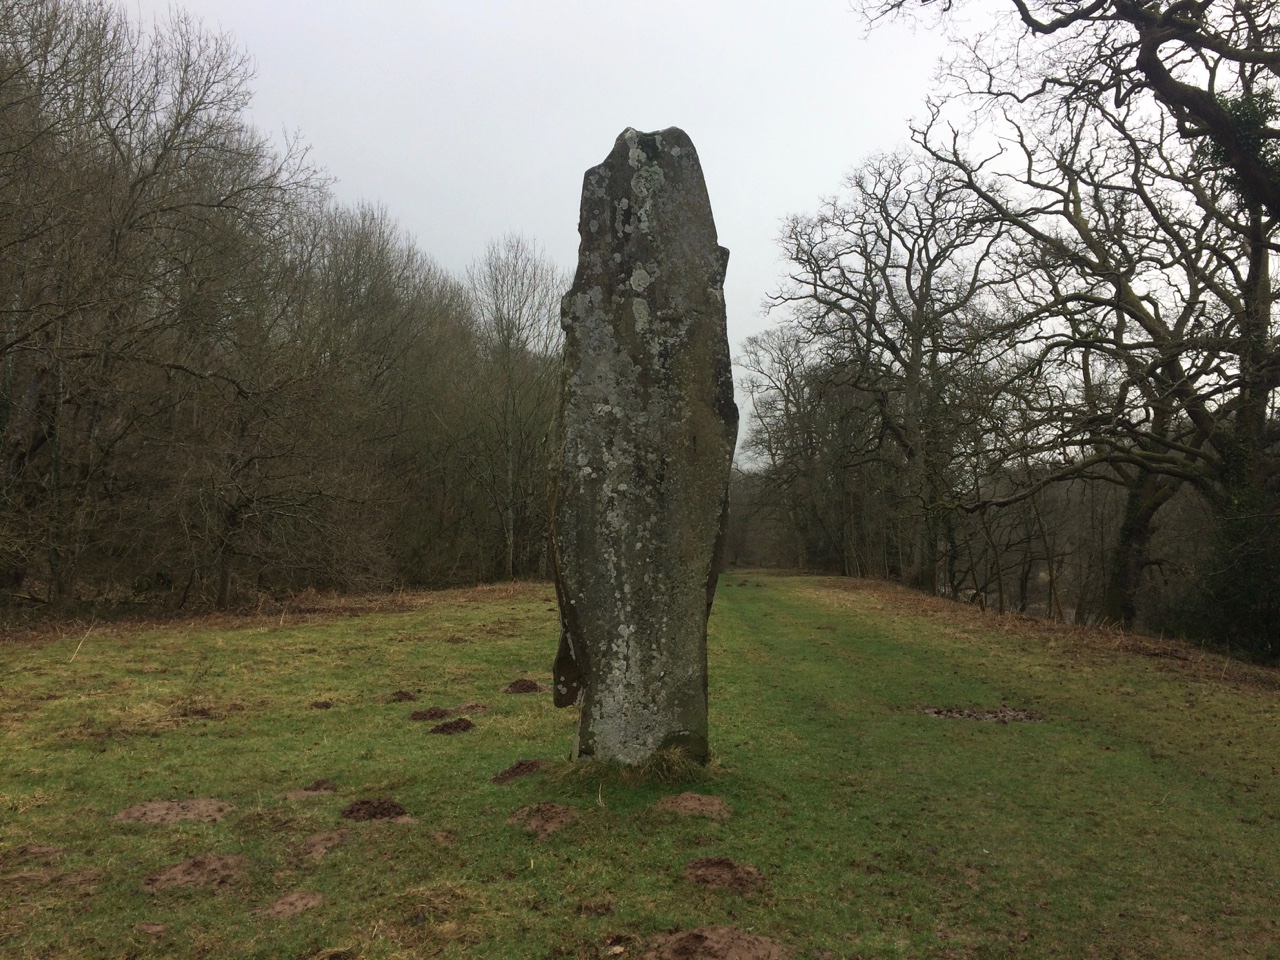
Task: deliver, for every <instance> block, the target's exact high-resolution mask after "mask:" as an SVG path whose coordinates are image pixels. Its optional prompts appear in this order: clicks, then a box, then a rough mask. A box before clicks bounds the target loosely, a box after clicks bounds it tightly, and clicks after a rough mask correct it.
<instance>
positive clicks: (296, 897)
mask: <svg viewBox="0 0 1280 960" xmlns="http://www.w3.org/2000/svg"><path fill="white" fill-rule="evenodd" d="M322 903H324V895H323V894H319V893H312V892H311V891H309V890H298V891H295V892H294V893H286V894H285V895H284V896H283V897H280V898H279V899H278V900H276V901H275V903H273V904H271V906H269V907H267V910H266V914H267V916H268V917H270V918H271V919H273V920H283V919H284V918H285V917H292V916H294V915H295V914H298V913H302V911H303V910H310V909H311V908H312V907H318V906H320V904H322Z"/></svg>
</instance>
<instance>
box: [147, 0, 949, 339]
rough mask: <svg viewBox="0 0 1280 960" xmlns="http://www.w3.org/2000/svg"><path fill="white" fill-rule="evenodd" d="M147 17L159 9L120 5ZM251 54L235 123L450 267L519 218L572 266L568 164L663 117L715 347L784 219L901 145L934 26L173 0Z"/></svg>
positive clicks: (824, 6) (841, 2)
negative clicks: (689, 206) (251, 96)
mask: <svg viewBox="0 0 1280 960" xmlns="http://www.w3.org/2000/svg"><path fill="white" fill-rule="evenodd" d="M133 4H134V9H136V10H139V11H141V13H142V15H143V16H144V17H145V18H147V19H150V18H151V17H152V16H156V15H159V16H163V15H164V13H165V11H166V10H167V9H168V5H169V4H168V2H167V0H133ZM178 6H180V7H182V8H185V9H186V10H188V11H189V12H191V13H193V14H195V15H196V16H197V17H198V18H200V19H201V20H202V21H204V23H205V25H206V26H207V27H209V28H213V29H221V30H222V31H225V32H228V33H231V34H233V35H234V36H235V37H236V39H237V40H238V41H239V43H240V45H241V46H243V47H244V48H246V49H247V50H248V51H249V53H250V54H252V56H253V58H254V60H255V62H256V64H257V79H256V81H255V83H254V88H255V90H256V96H255V100H254V108H253V116H254V119H255V122H256V123H257V124H258V125H259V126H260V127H262V128H263V129H265V130H269V131H275V132H277V133H282V132H284V131H286V130H287V131H290V132H297V133H300V134H301V135H302V137H303V139H304V140H305V141H306V142H307V143H309V144H310V145H311V147H312V150H313V154H312V156H313V158H314V160H315V161H316V162H317V163H319V164H320V165H322V166H323V167H325V168H326V169H327V170H328V171H329V172H330V173H331V174H332V175H333V176H335V177H336V178H337V183H336V185H335V192H336V194H337V196H338V197H339V198H340V199H341V200H343V201H346V202H355V201H359V200H368V201H374V202H380V203H382V204H383V205H384V206H386V208H387V209H388V210H389V211H390V213H391V214H392V215H393V216H394V217H395V218H396V219H397V220H399V221H400V223H401V224H403V226H404V227H405V228H406V229H407V230H408V231H409V232H410V233H412V234H413V235H414V236H415V237H416V238H417V240H418V242H419V244H420V245H421V247H422V248H423V249H424V250H425V251H426V252H427V253H428V254H430V255H431V256H432V257H434V258H435V259H436V260H437V261H438V262H439V263H441V264H442V265H443V266H445V267H447V268H450V269H453V270H460V269H461V268H463V267H464V266H465V265H466V264H467V263H468V262H469V261H471V260H472V259H473V258H474V257H476V256H477V255H479V254H480V253H481V252H482V251H483V250H484V247H485V245H486V243H487V242H488V241H489V240H490V239H492V238H496V237H499V236H501V235H502V234H503V233H506V232H508V231H518V232H521V233H523V234H525V235H526V236H528V237H531V238H533V239H536V240H537V241H539V242H540V243H541V244H542V245H543V246H544V248H545V249H546V251H547V252H548V253H549V254H550V255H551V256H552V258H554V259H555V260H556V261H557V262H559V263H560V264H562V265H563V266H564V267H566V268H569V269H571V268H572V267H573V266H574V265H575V263H576V259H577V244H578V238H577V214H578V194H579V190H580V189H581V185H582V173H583V171H584V170H585V169H586V168H587V167H589V166H592V165H593V164H596V163H598V162H600V161H601V160H602V159H604V157H605V155H606V154H607V153H608V152H609V148H610V147H611V145H612V144H613V140H614V138H615V137H616V136H617V135H618V133H620V132H621V131H622V130H623V129H624V128H625V127H627V126H634V127H637V128H639V129H642V130H653V129H659V128H662V127H667V126H679V127H683V128H684V129H685V131H686V132H688V134H689V135H690V136H691V137H692V138H693V142H694V144H695V145H696V146H697V148H698V153H699V156H700V157H701V159H702V165H703V170H704V172H705V174H706V178H707V186H708V190H709V191H710V194H711V204H712V208H713V210H714V211H715V217H716V226H717V228H718V230H719V234H720V242H721V243H722V244H724V245H725V246H727V247H729V249H730V250H731V252H732V255H731V259H730V263H729V275H728V278H727V281H726V295H727V299H728V306H729V338H730V341H731V342H732V344H733V346H734V349H735V352H736V350H737V348H738V345H739V344H740V342H741V341H742V339H743V338H745V337H746V336H748V335H749V334H752V333H756V332H759V331H760V330H761V329H763V328H764V327H765V326H766V325H767V323H768V321H767V320H766V319H765V318H763V317H762V316H761V301H762V300H763V298H764V296H765V294H766V292H767V291H769V290H770V289H771V288H773V287H774V286H776V284H777V281H778V277H779V275H780V270H781V267H780V264H779V263H778V259H777V245H776V243H775V237H776V235H777V232H778V226H779V221H780V219H781V218H782V217H783V216H785V215H786V214H788V213H792V212H799V211H807V210H812V209H813V208H814V207H815V206H816V204H817V201H818V199H819V197H821V196H822V195H827V194H831V193H834V192H836V191H837V190H838V189H839V186H840V180H841V177H842V175H843V173H844V172H845V171H846V170H847V169H849V168H850V167H851V166H852V165H853V164H854V163H855V162H856V161H857V160H858V159H859V158H860V157H862V156H865V155H866V154H868V153H870V152H872V151H875V150H879V149H889V148H892V147H893V146H895V145H896V144H898V143H900V142H901V141H902V140H903V139H905V137H906V120H907V118H908V117H910V116H912V115H913V114H916V113H917V112H918V111H919V110H920V107H921V104H922V103H923V99H924V96H925V93H926V92H927V90H928V88H929V81H930V77H931V75H932V72H933V67H934V62H935V60H936V58H937V56H938V55H939V53H940V52H941V49H942V44H941V40H940V38H939V37H937V36H936V35H933V34H929V33H924V32H921V33H917V34H912V33H910V32H908V31H907V30H905V29H902V28H896V27H894V28H890V27H886V28H881V29H878V30H876V31H875V32H874V33H872V34H871V35H870V36H866V35H865V30H864V27H863V25H862V23H861V21H859V19H858V18H857V17H856V16H855V15H854V14H852V13H850V12H849V11H848V6H847V2H846V0H554V2H553V0H543V2H541V3H535V2H528V0H526V2H514V0H449V2H446V0H366V2H352V0H309V2H306V3H303V2H293V0H182V2H180V3H179V4H178Z"/></svg>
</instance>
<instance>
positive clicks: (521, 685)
mask: <svg viewBox="0 0 1280 960" xmlns="http://www.w3.org/2000/svg"><path fill="white" fill-rule="evenodd" d="M550 689H551V688H550V687H544V686H543V685H542V684H540V683H539V682H538V681H537V680H530V679H529V678H528V677H521V678H520V679H519V680H512V681H511V682H510V683H508V684H507V685H506V686H505V687H503V688H502V692H503V693H546V692H547V691H548V690H550Z"/></svg>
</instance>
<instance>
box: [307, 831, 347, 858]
mask: <svg viewBox="0 0 1280 960" xmlns="http://www.w3.org/2000/svg"><path fill="white" fill-rule="evenodd" d="M347 836H348V834H347V831H346V830H325V831H324V832H323V833H313V834H312V835H311V836H309V837H307V839H305V840H303V841H302V849H301V850H300V851H299V852H300V853H301V854H302V856H304V857H306V858H308V859H309V860H323V859H324V857H325V854H327V853H328V852H329V851H330V850H334V849H336V848H338V847H340V846H342V845H343V844H344V843H346V842H347Z"/></svg>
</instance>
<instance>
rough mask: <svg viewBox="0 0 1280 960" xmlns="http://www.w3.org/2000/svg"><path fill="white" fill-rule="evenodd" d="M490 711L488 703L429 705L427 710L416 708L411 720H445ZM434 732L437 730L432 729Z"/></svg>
mask: <svg viewBox="0 0 1280 960" xmlns="http://www.w3.org/2000/svg"><path fill="white" fill-rule="evenodd" d="M488 712H489V705H488V704H487V703H474V702H473V703H464V704H462V705H461V706H458V707H427V709H425V710H415V711H413V713H411V714H409V719H410V720H444V719H446V718H448V717H458V716H464V715H467V714H469V715H471V716H473V717H476V716H479V715H480V714H482V713H488ZM432 732H433V733H434V732H435V731H432Z"/></svg>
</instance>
